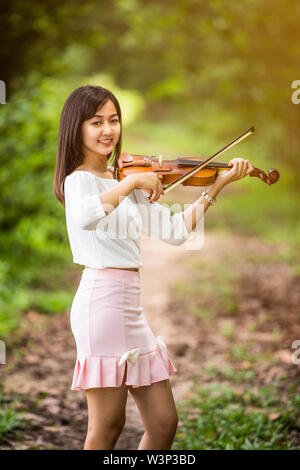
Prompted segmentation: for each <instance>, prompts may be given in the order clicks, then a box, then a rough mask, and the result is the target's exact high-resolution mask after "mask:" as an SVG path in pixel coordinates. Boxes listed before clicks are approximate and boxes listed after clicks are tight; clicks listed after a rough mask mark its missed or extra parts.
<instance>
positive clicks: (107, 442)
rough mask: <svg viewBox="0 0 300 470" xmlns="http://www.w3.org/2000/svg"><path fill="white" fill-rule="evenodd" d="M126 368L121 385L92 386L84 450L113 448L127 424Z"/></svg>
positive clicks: (88, 399)
mask: <svg viewBox="0 0 300 470" xmlns="http://www.w3.org/2000/svg"><path fill="white" fill-rule="evenodd" d="M125 378H126V368H125V373H124V379H123V383H122V385H121V387H103V388H90V389H88V390H86V397H87V402H88V431H87V436H86V440H85V443H84V450H108V449H113V448H114V446H115V444H116V442H117V440H118V438H119V436H120V434H121V432H122V429H123V427H124V424H125V420H126V415H125V410H126V401H127V393H128V388H127V386H126V385H125Z"/></svg>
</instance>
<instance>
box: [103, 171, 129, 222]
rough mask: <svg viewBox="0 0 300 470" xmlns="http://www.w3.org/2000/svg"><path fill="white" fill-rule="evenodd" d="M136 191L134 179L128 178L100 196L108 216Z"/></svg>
mask: <svg viewBox="0 0 300 470" xmlns="http://www.w3.org/2000/svg"><path fill="white" fill-rule="evenodd" d="M133 189H134V179H133V178H131V177H130V176H127V177H126V178H124V179H123V180H122V181H120V182H119V183H118V184H117V185H116V186H114V187H113V188H111V189H108V190H106V191H103V192H102V193H100V194H99V199H100V201H101V203H102V205H103V208H104V211H105V214H106V215H109V214H110V213H111V212H112V211H113V210H114V209H115V208H116V207H117V206H118V205H119V203H120V202H121V201H122V198H123V197H125V196H128V194H130V193H131V191H132V190H133Z"/></svg>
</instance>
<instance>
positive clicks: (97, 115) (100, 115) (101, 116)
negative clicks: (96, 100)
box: [93, 113, 118, 118]
mask: <svg viewBox="0 0 300 470" xmlns="http://www.w3.org/2000/svg"><path fill="white" fill-rule="evenodd" d="M113 116H118V115H117V114H116V113H115V114H111V115H110V116H109V117H113ZM93 117H100V118H103V117H104V116H103V115H102V114H95V116H93Z"/></svg>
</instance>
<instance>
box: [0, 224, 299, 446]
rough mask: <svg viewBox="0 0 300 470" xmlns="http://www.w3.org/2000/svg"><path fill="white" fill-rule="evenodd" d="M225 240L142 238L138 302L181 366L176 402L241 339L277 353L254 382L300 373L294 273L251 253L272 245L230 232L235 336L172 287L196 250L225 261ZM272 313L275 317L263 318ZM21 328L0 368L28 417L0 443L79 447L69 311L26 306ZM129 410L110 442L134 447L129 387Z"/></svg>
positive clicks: (83, 416)
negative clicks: (295, 360)
mask: <svg viewBox="0 0 300 470" xmlns="http://www.w3.org/2000/svg"><path fill="white" fill-rule="evenodd" d="M222 241H223V240H222V236H220V235H215V234H207V233H206V235H205V249H204V250H201V251H196V252H195V251H188V250H186V249H185V245H181V246H172V245H168V244H166V243H163V242H161V241H158V240H143V241H142V260H143V267H142V268H141V282H142V299H141V303H142V306H143V307H144V314H145V316H146V317H147V319H148V322H149V324H150V326H151V328H152V330H153V332H154V334H155V335H156V336H157V335H161V336H162V337H163V339H164V341H165V343H166V345H167V347H168V353H169V355H170V357H171V359H172V361H173V363H174V365H175V367H176V368H177V373H176V374H174V375H173V376H171V377H170V382H171V385H172V389H173V394H174V397H175V401H176V402H178V401H180V400H181V399H182V398H184V397H186V396H188V395H189V387H190V386H191V385H192V383H193V380H192V376H193V375H195V374H197V375H198V377H199V379H198V380H201V383H202V382H203V383H204V382H206V381H209V380H210V379H209V378H208V377H207V376H206V375H205V373H203V368H204V365H205V364H206V363H207V362H209V361H211V360H212V359H213V361H214V363H215V364H218V365H219V366H220V367H223V366H224V365H226V364H227V363H228V361H229V360H230V359H229V358H228V354H227V353H228V348H229V346H230V344H231V342H235V341H236V342H238V341H244V342H247V341H248V340H252V339H253V338H254V336H255V345H256V347H257V353H258V354H259V353H260V352H261V351H264V350H265V349H268V348H269V349H270V347H271V351H272V354H273V357H272V359H271V360H269V361H264V362H263V363H262V364H261V365H258V366H257V368H256V374H257V381H258V383H266V382H267V383H268V381H269V382H270V381H272V380H273V379H274V378H275V377H276V376H278V375H280V374H281V373H282V372H286V373H288V374H290V377H291V380H295V379H297V378H299V376H300V367H299V365H298V366H296V365H294V364H292V362H291V352H292V351H291V349H290V346H291V343H292V341H293V340H295V339H300V327H299V326H298V325H299V321H297V318H298V314H299V311H298V308H299V303H300V294H299V293H300V289H299V287H300V278H299V277H298V278H295V277H293V276H292V275H291V271H290V269H289V268H288V267H287V266H286V265H285V264H284V263H281V264H280V263H277V264H272V263H267V264H263V263H262V264H255V263H254V264H252V263H251V262H250V261H247V259H251V256H254V255H255V254H257V252H258V250H259V252H260V254H261V255H263V256H264V255H265V256H269V255H271V253H272V249H273V248H271V247H269V246H267V245H263V244H262V243H261V242H260V240H256V239H253V238H246V237H238V236H237V237H234V238H232V239H231V240H230V246H231V250H233V249H234V251H235V253H236V254H237V256H239V255H241V254H242V253H243V257H241V261H240V265H239V266H238V270H239V274H240V281H239V287H240V289H241V293H240V296H239V298H238V302H239V315H238V317H237V318H233V319H231V320H232V321H233V328H234V336H233V337H231V338H226V337H224V336H222V335H220V334H219V333H218V332H219V331H220V328H221V327H222V325H223V324H224V322H226V321H228V317H226V315H224V314H223V312H222V311H220V312H218V315H217V316H216V318H215V319H214V322H213V325H212V327H210V328H207V327H205V325H204V323H203V322H201V321H199V319H197V318H195V317H193V316H192V315H189V314H188V313H187V311H186V309H185V306H184V305H183V304H181V303H180V302H178V301H177V300H176V298H175V297H174V294H173V291H172V286H173V285H174V283H175V282H176V281H177V280H183V279H189V278H190V279H191V282H192V283H193V282H195V281H194V280H193V279H192V278H191V273H192V271H191V269H190V268H189V267H188V262H189V260H191V259H192V258H197V257H199V258H201V259H202V260H203V262H204V263H205V262H211V261H216V260H219V261H220V263H221V264H224V263H226V262H228V260H227V255H228V243H227V242H228V241H226V243H222ZM245 256H246V257H245ZM247 257H248V258H247ZM229 268H230V266H229ZM79 276H80V273H79ZM74 285H76V283H75V284H74ZM74 289H76V288H74ZM270 314H271V315H272V318H271V319H270V318H269V319H267V321H266V316H268V315H270ZM253 321H255V322H257V324H258V326H259V328H258V331H254V332H253V331H251V328H249V325H250V324H251V322H253ZM273 327H274V328H275V329H276V328H277V329H278V331H279V334H277V336H276V335H275V336H274V335H273V336H272V335H270V331H271V332H272V331H273V330H272V329H273ZM270 328H271V330H270ZM23 331H24V332H25V333H24V334H25V337H24V341H23V346H20V347H19V348H18V352H17V354H14V352H13V351H12V352H10V353H9V354H8V357H7V365H6V366H5V369H3V368H2V369H1V371H2V372H1V371H0V372H1V373H2V383H3V391H4V393H5V396H7V397H8V402H9V401H10V400H11V398H12V397H14V396H15V397H17V399H18V403H17V408H19V409H20V410H24V409H25V408H26V410H27V414H26V418H28V419H30V420H31V424H30V425H29V426H26V427H25V428H24V429H22V431H21V438H20V439H19V440H16V438H15V437H12V438H7V439H6V440H5V441H4V443H3V444H2V445H1V448H2V449H30V448H39V449H82V446H83V442H84V438H85V434H86V424H87V409H86V402H85V393H84V392H74V391H71V390H70V384H71V380H72V374H73V368H74V363H75V343H74V339H73V337H72V335H71V332H70V326H69V313H68V312H66V314H64V315H56V316H53V317H49V316H45V315H40V314H38V313H35V312H29V313H28V314H27V315H26V316H25V317H24V321H23ZM239 367H240V365H239ZM242 367H245V368H247V367H249V363H248V364H247V361H244V362H242ZM4 371H5V372H4ZM126 415H127V421H126V425H125V428H124V429H123V432H122V434H121V436H120V438H119V440H118V442H117V445H116V449H128V450H130V449H136V448H137V446H138V443H139V441H140V439H141V436H142V434H143V430H144V428H143V424H142V421H141V418H140V415H139V413H138V410H137V408H136V406H135V403H134V400H133V399H132V397H131V395H130V393H129V394H128V401H127V407H126Z"/></svg>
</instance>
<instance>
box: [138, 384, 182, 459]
mask: <svg viewBox="0 0 300 470" xmlns="http://www.w3.org/2000/svg"><path fill="white" fill-rule="evenodd" d="M129 391H130V393H131V395H132V397H133V399H134V401H135V402H136V404H137V407H138V409H139V411H140V414H141V417H142V420H143V423H144V426H145V433H144V435H143V437H142V440H141V442H140V445H139V447H138V450H150V449H151V450H153V449H165V450H168V449H171V447H172V443H173V440H174V437H175V434H176V429H177V424H178V415H177V410H176V406H175V402H174V398H173V394H172V389H171V385H170V381H169V380H162V381H160V382H155V383H153V384H152V385H149V386H146V387H138V388H132V387H129Z"/></svg>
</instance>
